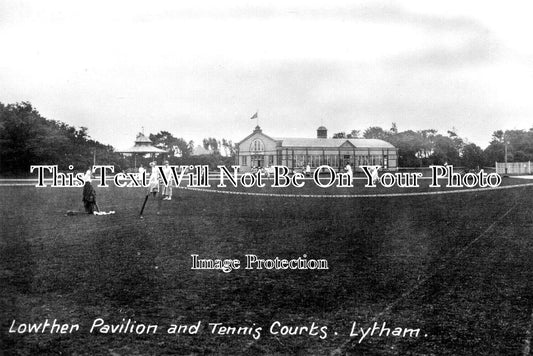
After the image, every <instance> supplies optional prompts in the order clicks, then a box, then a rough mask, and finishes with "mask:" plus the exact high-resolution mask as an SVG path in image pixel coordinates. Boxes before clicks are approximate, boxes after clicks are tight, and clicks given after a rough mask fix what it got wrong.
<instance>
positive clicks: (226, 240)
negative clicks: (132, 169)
mask: <svg viewBox="0 0 533 356" xmlns="http://www.w3.org/2000/svg"><path fill="white" fill-rule="evenodd" d="M521 183H522V182H521ZM505 184H512V183H509V181H506V182H505ZM96 189H97V194H98V196H97V199H98V203H99V205H100V207H101V209H102V210H115V211H116V214H114V215H108V216H89V215H77V216H65V215H64V214H65V212H66V211H67V210H72V209H81V208H82V206H81V189H80V188H62V189H58V188H39V189H37V188H34V187H25V186H14V187H6V186H4V187H0V201H1V203H0V214H1V215H0V216H1V230H0V231H1V237H0V288H1V289H0V290H1V292H0V298H1V299H0V316H1V319H0V322H1V339H2V349H3V351H4V354H7V355H10V354H20V355H33V354H50V355H55V354H63V355H65V354H73V355H76V354H77V355H100V354H102V355H165V354H167V355H174V354H194V353H199V354H203V353H217V354H229V355H233V354H302V355H306V354H330V353H340V354H345V353H348V354H357V355H383V354H384V355H395V354H401V355H427V354H435V355H459V354H462V355H498V354H500V355H511V354H515V355H517V354H522V352H523V349H524V345H525V341H526V338H527V336H526V333H527V331H528V330H529V329H530V328H531V315H532V314H531V308H532V305H533V238H532V237H533V211H532V208H531V207H532V206H533V188H532V187H517V188H513V189H505V190H495V191H486V192H468V193H460V194H446V195H428V196H409V197H387V198H369V197H368V198H333V199H320V198H284V197H267V196H250V195H228V194H215V193H209V192H197V191H190V190H182V189H180V190H177V189H175V190H174V193H175V194H174V198H173V200H171V201H163V202H162V205H161V214H160V215H157V214H156V210H157V209H156V207H157V204H156V202H155V201H153V200H149V202H148V204H147V207H146V211H145V217H144V219H139V217H138V212H139V210H140V206H141V204H142V201H143V198H144V194H143V190H142V189H119V188H111V187H110V188H96ZM421 189H422V191H428V189H424V188H421ZM265 191H269V192H270V191H272V190H271V189H269V188H267V189H266V190H265ZM361 191H362V190H361V189H357V188H354V189H352V190H351V191H350V190H349V189H344V190H338V193H340V194H349V193H350V192H357V193H359V192H361ZM389 191H391V190H385V189H380V188H377V190H375V191H372V193H376V192H377V193H387V192H389ZM279 192H280V193H281V192H282V193H294V194H297V193H299V192H302V193H304V194H315V193H316V194H320V193H321V192H322V193H323V192H324V190H323V189H322V190H321V189H320V188H317V187H311V186H306V187H304V188H303V190H297V189H294V188H292V189H283V190H282V191H279ZM191 254H198V255H200V256H201V257H203V258H221V259H226V258H237V259H241V260H244V255H245V254H256V255H258V256H259V257H262V258H275V257H279V258H288V259H291V258H298V257H300V256H303V255H304V254H305V255H307V256H308V258H316V259H326V260H327V261H328V265H329V270H321V271H319V270H244V269H240V270H236V271H233V272H231V273H223V272H221V271H218V270H204V271H199V270H191V256H190V255H191ZM47 318H48V319H49V320H53V319H57V320H58V322H61V323H78V324H80V325H81V330H80V331H79V332H76V333H72V334H66V335H61V334H50V333H44V334H41V333H39V334H14V333H9V332H8V330H9V327H10V325H11V323H12V321H13V320H14V319H15V320H16V321H17V323H18V322H26V323H29V322H41V321H44V320H45V319H47ZM96 318H103V319H104V320H106V322H108V323H119V322H120V321H121V320H122V319H123V318H124V319H131V320H135V321H136V322H137V323H145V324H157V325H160V326H162V328H161V329H160V330H161V331H158V333H157V334H156V335H136V334H128V333H126V334H124V333H123V334H100V333H93V334H91V333H89V332H88V330H89V328H90V325H91V323H92V321H93V320H94V319H96ZM198 321H201V323H202V328H201V330H200V332H199V333H198V334H196V335H168V334H166V332H165V327H166V326H168V325H170V324H194V323H197V322H198ZM274 321H279V322H280V323H282V324H283V325H291V326H310V325H311V324H312V323H313V322H314V323H315V324H316V325H320V326H327V334H328V335H327V338H325V339H321V338H320V337H318V336H309V335H307V334H306V335H301V336H281V335H272V334H270V333H269V327H270V325H271V324H272V323H273V322H274ZM210 322H212V323H215V322H220V323H224V324H225V325H230V326H250V327H262V332H261V337H260V338H259V340H255V339H254V338H253V337H252V336H251V335H230V336H228V335H213V334H211V333H210V330H209V329H208V328H207V327H206V326H207V323H210ZM353 322H356V323H357V325H358V326H363V327H368V326H371V325H372V324H373V323H374V322H378V323H379V324H380V325H381V324H382V323H383V322H386V323H387V326H388V327H393V328H394V327H402V328H406V327H408V328H419V329H420V335H419V337H416V338H400V337H384V336H382V337H379V336H376V335H374V336H373V337H368V338H367V339H365V340H363V341H362V342H361V343H358V340H359V339H358V338H357V337H350V336H349V334H350V330H351V326H352V323H353ZM335 333H336V334H335Z"/></svg>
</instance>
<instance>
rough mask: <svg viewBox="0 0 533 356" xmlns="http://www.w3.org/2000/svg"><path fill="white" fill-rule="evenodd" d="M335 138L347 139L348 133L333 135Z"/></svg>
mask: <svg viewBox="0 0 533 356" xmlns="http://www.w3.org/2000/svg"><path fill="white" fill-rule="evenodd" d="M333 138H346V132H344V131H342V132H337V133H334V134H333Z"/></svg>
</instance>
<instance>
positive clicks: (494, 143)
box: [333, 123, 533, 169]
mask: <svg viewBox="0 0 533 356" xmlns="http://www.w3.org/2000/svg"><path fill="white" fill-rule="evenodd" d="M333 138H367V139H380V140H383V141H386V142H389V143H391V144H392V145H393V146H395V147H396V148H398V156H399V157H398V165H399V166H400V167H420V166H429V165H433V164H444V163H447V164H450V165H454V166H462V167H465V168H470V169H475V168H478V167H484V166H490V167H493V166H494V163H495V162H504V161H505V151H506V146H507V161H508V162H525V161H531V160H533V128H531V129H529V130H527V131H526V130H507V131H503V130H497V131H495V132H494V133H493V134H492V138H491V141H490V143H489V145H488V146H487V147H486V148H485V149H482V148H481V147H479V146H478V145H476V144H475V143H471V142H468V140H467V139H464V138H461V137H459V136H458V135H457V133H456V132H455V130H454V129H452V130H449V131H448V132H447V133H446V134H445V135H443V134H440V133H438V132H437V130H434V129H426V130H418V131H413V130H406V131H401V132H400V131H399V130H398V128H397V126H396V124H395V123H393V124H392V127H391V128H390V129H383V128H382V127H379V126H372V127H369V128H367V129H366V130H364V131H363V132H361V131H360V130H351V131H350V132H349V133H346V132H338V133H335V134H334V135H333Z"/></svg>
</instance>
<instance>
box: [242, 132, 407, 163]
mask: <svg viewBox="0 0 533 356" xmlns="http://www.w3.org/2000/svg"><path fill="white" fill-rule="evenodd" d="M327 132H328V130H327V129H326V128H325V127H324V126H320V127H319V128H318V129H317V136H316V138H273V137H270V136H268V135H266V134H264V133H263V131H262V130H261V128H260V127H259V126H256V127H255V130H254V131H253V132H252V133H251V134H250V135H248V136H247V137H245V138H244V139H243V140H241V141H240V142H239V143H238V144H237V154H236V164H237V165H240V166H241V170H242V171H249V170H251V169H252V168H254V167H267V166H272V165H283V166H287V167H289V168H291V169H298V168H303V167H305V166H307V164H309V165H310V166H311V168H313V169H316V168H317V167H319V166H321V165H328V166H331V167H333V168H336V169H338V170H339V171H340V170H342V169H343V168H344V167H345V166H346V164H348V163H349V164H350V165H351V166H352V168H354V170H360V169H359V166H361V165H380V166H382V167H383V168H384V169H387V170H393V171H394V170H397V169H398V151H397V149H396V147H394V146H393V145H391V144H390V143H388V142H385V141H383V140H378V139H359V138H356V139H354V138H351V139H347V138H328V137H327Z"/></svg>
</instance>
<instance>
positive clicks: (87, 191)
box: [82, 169, 98, 214]
mask: <svg viewBox="0 0 533 356" xmlns="http://www.w3.org/2000/svg"><path fill="white" fill-rule="evenodd" d="M83 180H84V181H85V184H84V185H83V197H82V201H83V207H84V208H85V212H86V213H87V214H94V213H95V212H97V211H98V205H96V190H94V187H93V185H92V184H91V170H90V169H89V170H87V172H85V176H84V177H83Z"/></svg>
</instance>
